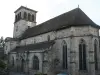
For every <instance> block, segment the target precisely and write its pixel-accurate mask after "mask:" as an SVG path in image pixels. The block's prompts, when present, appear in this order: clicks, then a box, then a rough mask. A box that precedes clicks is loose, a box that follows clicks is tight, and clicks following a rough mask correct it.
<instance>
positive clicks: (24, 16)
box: [13, 6, 37, 38]
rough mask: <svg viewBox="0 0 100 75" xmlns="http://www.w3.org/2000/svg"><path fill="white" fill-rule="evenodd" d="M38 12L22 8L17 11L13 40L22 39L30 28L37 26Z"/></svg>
mask: <svg viewBox="0 0 100 75" xmlns="http://www.w3.org/2000/svg"><path fill="white" fill-rule="evenodd" d="M36 13H37V11H35V10H32V9H29V8H27V7H24V6H21V7H20V8H18V9H17V10H16V11H15V22H14V32H13V38H20V37H21V35H22V34H23V33H24V32H25V30H27V29H28V28H31V27H34V26H35V25H36Z"/></svg>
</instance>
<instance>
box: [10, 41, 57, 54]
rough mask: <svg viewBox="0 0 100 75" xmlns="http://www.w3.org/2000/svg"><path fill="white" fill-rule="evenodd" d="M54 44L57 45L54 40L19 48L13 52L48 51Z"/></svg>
mask: <svg viewBox="0 0 100 75" xmlns="http://www.w3.org/2000/svg"><path fill="white" fill-rule="evenodd" d="M54 43H55V42H54V40H52V41H45V42H40V43H36V44H29V45H26V46H17V47H16V48H15V49H14V50H12V51H11V52H24V51H29V50H31V51H33V50H40V49H46V48H49V47H50V46H52V45H53V44H54Z"/></svg>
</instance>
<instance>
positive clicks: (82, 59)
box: [79, 39, 87, 70]
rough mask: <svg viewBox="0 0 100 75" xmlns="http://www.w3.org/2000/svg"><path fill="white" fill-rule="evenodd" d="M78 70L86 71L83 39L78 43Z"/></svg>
mask: <svg viewBox="0 0 100 75" xmlns="http://www.w3.org/2000/svg"><path fill="white" fill-rule="evenodd" d="M79 69H80V70H86V69H87V66H86V43H85V41H84V40H83V39H81V40H80V43H79Z"/></svg>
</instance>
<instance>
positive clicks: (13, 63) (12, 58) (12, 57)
mask: <svg viewBox="0 0 100 75" xmlns="http://www.w3.org/2000/svg"><path fill="white" fill-rule="evenodd" d="M12 66H14V57H12Z"/></svg>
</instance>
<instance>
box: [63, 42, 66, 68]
mask: <svg viewBox="0 0 100 75" xmlns="http://www.w3.org/2000/svg"><path fill="white" fill-rule="evenodd" d="M63 69H67V44H66V42H65V41H63Z"/></svg>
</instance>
